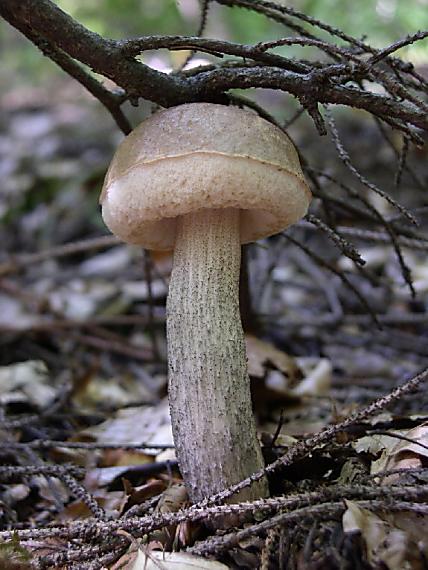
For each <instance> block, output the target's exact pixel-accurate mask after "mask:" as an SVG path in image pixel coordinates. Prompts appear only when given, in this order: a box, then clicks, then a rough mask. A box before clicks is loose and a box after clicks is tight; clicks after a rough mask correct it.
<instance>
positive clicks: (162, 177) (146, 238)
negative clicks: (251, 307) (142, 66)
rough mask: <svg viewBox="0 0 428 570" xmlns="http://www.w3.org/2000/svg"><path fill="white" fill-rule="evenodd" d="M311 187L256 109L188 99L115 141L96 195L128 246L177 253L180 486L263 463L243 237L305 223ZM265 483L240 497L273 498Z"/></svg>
mask: <svg viewBox="0 0 428 570" xmlns="http://www.w3.org/2000/svg"><path fill="white" fill-rule="evenodd" d="M309 201H310V192H309V189H308V188H307V185H306V183H305V180H304V178H303V174H302V170H301V168H300V164H299V157H298V155H297V153H296V150H295V149H294V147H293V144H292V142H291V141H290V140H289V138H288V137H287V136H286V135H285V134H284V133H283V132H282V131H281V130H280V129H278V128H277V127H275V126H274V125H272V124H271V123H268V122H267V121H265V120H264V119H261V118H260V117H257V116H256V115H255V114H254V113H252V112H248V111H243V110H242V109H238V108H236V107H225V106H223V105H215V104H212V103H189V104H186V105H181V106H179V107H175V108H172V109H165V110H163V111H161V112H159V113H156V114H155V115H153V116H152V117H150V118H149V119H147V120H146V121H144V122H143V123H141V125H139V126H138V127H137V128H136V129H135V130H134V131H133V132H132V133H131V134H130V135H129V136H128V137H126V139H125V140H124V141H123V142H122V144H121V145H120V146H119V148H118V150H117V152H116V154H115V156H114V158H113V160H112V163H111V165H110V168H109V170H108V173H107V175H106V178H105V181H104V187H103V191H102V194H101V202H102V204H103V217H104V221H105V222H106V224H107V225H108V227H109V228H110V229H111V230H112V231H113V232H114V233H115V234H116V235H117V236H119V237H121V238H122V239H123V240H124V241H126V242H128V243H134V244H139V245H142V246H143V247H146V248H148V249H154V250H162V249H165V250H168V249H169V250H173V249H175V255H174V270H173V276H172V279H171V288H170V293H169V299H168V345H169V348H168V351H169V360H170V364H169V368H170V375H169V376H170V378H169V382H170V389H169V392H170V404H171V415H172V423H173V430H174V442H175V445H176V449H177V455H178V460H179V463H180V468H181V471H182V474H183V479H184V482H185V483H186V486H187V488H188V490H189V493H190V497H191V499H192V500H193V501H197V500H199V499H202V498H204V497H206V496H209V495H211V494H213V493H216V492H217V491H220V490H222V489H223V488H225V487H227V486H229V485H231V484H233V483H236V482H237V481H240V480H241V479H244V478H246V477H248V476H249V475H251V473H253V472H254V471H257V470H259V469H260V468H261V467H262V466H263V460H262V454H261V450H260V446H259V443H258V441H257V437H256V430H255V422H254V420H253V419H252V414H251V397H250V390H249V381H248V376H247V369H246V361H245V347H244V339H243V333H242V326H241V321H240V315H239V302H238V287H239V285H238V276H239V261H240V244H241V243H250V242H252V241H255V240H257V239H260V238H262V237H265V236H269V235H273V234H275V233H278V232H280V231H282V230H283V229H285V228H286V227H288V226H289V225H291V224H293V223H294V222H296V221H297V220H299V219H300V218H301V217H302V216H303V215H304V214H305V213H306V210H307V208H308V205H309ZM266 494H267V482H266V481H265V480H263V481H260V482H258V483H256V484H255V485H253V486H252V487H251V489H249V490H246V491H245V493H242V494H241V495H239V496H238V497H236V498H234V499H233V500H242V499H243V498H248V499H252V498H258V497H263V496H266Z"/></svg>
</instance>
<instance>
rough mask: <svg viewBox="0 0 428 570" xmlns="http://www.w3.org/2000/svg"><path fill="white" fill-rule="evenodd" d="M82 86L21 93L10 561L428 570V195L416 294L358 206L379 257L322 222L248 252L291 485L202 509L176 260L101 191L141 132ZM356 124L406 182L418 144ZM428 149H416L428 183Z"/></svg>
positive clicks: (6, 290) (355, 229) (12, 286)
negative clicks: (184, 467) (176, 388)
mask: <svg viewBox="0 0 428 570" xmlns="http://www.w3.org/2000/svg"><path fill="white" fill-rule="evenodd" d="M79 93H80V91H79V88H78V87H76V88H74V87H73V86H70V84H68V83H66V84H64V85H62V84H60V85H59V86H58V90H57V92H56V93H55V100H53V97H52V95H50V94H49V93H46V92H43V91H41V92H33V93H31V96H29V95H28V94H25V92H24V91H22V92H21V91H20V90H16V91H11V92H9V93H8V94H7V95H5V96H4V97H3V101H2V109H3V110H2V111H1V114H0V172H1V177H0V178H1V188H0V217H1V219H2V224H1V225H0V240H1V243H2V247H1V251H0V481H1V484H0V523H1V532H0V540H1V542H0V566H1V568H16V569H18V568H27V567H35V568H70V569H80V568H82V569H83V568H88V569H94V570H95V569H96V568H114V569H118V568H129V569H131V568H133V569H134V570H139V569H140V568H141V569H142V568H155V567H161V568H177V567H192V568H207V569H212V570H215V569H216V568H227V567H228V568H257V567H260V568H262V569H263V570H269V569H270V568H272V569H273V568H287V570H294V569H298V570H306V569H308V570H309V569H311V570H312V569H314V570H315V569H317V570H318V569H323V568H326V569H327V568H328V569H336V568H337V569H339V568H340V569H359V568H361V569H366V568H367V569H369V568H388V569H390V570H403V569H405V568H411V569H413V568H415V569H423V568H427V566H428V538H427V537H428V506H427V499H428V397H427V390H426V383H425V385H424V384H423V381H424V380H425V377H426V376H427V375H428V373H427V374H425V373H424V372H422V374H420V373H421V371H423V370H424V369H426V368H427V367H428V342H427V339H428V327H427V325H428V312H427V302H428V265H427V263H426V254H427V250H428V235H427V237H423V236H422V234H423V229H424V221H425V218H426V214H427V206H428V204H427V201H426V198H425V197H424V195H423V193H422V192H421V190H420V189H418V187H417V184H416V183H415V182H414V180H413V179H412V177H410V176H406V175H404V176H403V179H402V181H401V185H400V188H399V189H398V188H396V189H392V190H391V191H393V192H395V197H397V198H398V199H400V200H402V202H403V203H404V204H405V205H406V206H407V207H409V208H411V209H412V211H414V212H415V213H416V217H417V218H418V220H419V221H420V227H419V231H420V232H422V234H421V236H422V237H421V236H420V239H418V240H414V239H413V238H412V234H411V231H410V230H408V235H409V237H408V238H407V242H406V237H405V233H406V232H405V231H404V230H403V232H402V235H404V238H400V239H401V242H400V245H402V247H403V256H404V259H405V262H406V263H407V264H408V266H409V267H410V269H411V270H412V276H413V284H414V288H415V290H416V293H417V295H416V297H415V298H412V297H411V295H410V292H409V289H408V287H406V285H405V284H404V283H403V278H402V276H401V272H400V261H399V259H397V254H396V251H395V250H394V248H393V247H391V244H390V243H389V242H390V240H389V236H388V234H386V233H385V229H384V228H379V227H378V228H375V229H373V227H372V226H370V227H367V224H366V223H365V221H364V220H362V222H361V224H360V225H358V224H356V222H355V220H350V219H348V218H347V216H346V215H345V214H343V217H342V218H340V219H339V218H336V223H337V227H338V228H340V229H341V235H343V236H344V237H345V238H346V239H348V240H349V241H351V242H352V243H353V244H354V245H355V246H356V247H357V248H358V250H359V252H360V253H361V256H362V257H363V258H364V260H365V261H366V263H365V265H364V268H363V269H361V268H360V269H358V268H356V265H355V264H354V263H352V261H350V260H349V258H346V257H345V256H344V255H343V253H342V252H341V251H340V250H339V249H337V248H336V247H335V244H334V242H332V241H331V239H330V236H329V235H328V234H326V233H323V232H322V231H321V230H320V229H319V228H316V227H314V226H313V225H311V224H310V223H309V222H308V221H303V222H301V223H300V224H298V225H297V226H296V227H295V228H293V229H292V230H290V231H289V232H288V233H287V235H289V236H291V238H292V239H293V240H297V244H302V243H303V244H304V246H305V248H306V249H304V248H302V247H299V245H296V242H295V241H290V240H289V239H287V238H285V237H283V236H277V237H274V238H271V239H269V240H267V241H265V242H264V243H262V244H254V245H252V246H250V247H248V248H247V251H246V255H247V261H248V271H249V284H250V291H251V301H252V303H251V304H252V310H253V313H252V316H251V319H250V320H251V334H247V352H248V361H249V372H250V377H251V382H252V390H253V399H254V412H255V414H256V417H257V421H258V430H259V434H260V439H261V442H262V445H263V451H264V455H265V459H266V462H267V464H272V463H273V462H276V464H275V465H276V466H277V468H275V469H271V472H270V474H269V483H270V489H271V499H268V500H264V501H257V502H255V503H253V504H251V503H250V504H243V505H235V506H233V507H232V506H230V505H229V506H227V505H226V506H222V505H219V504H217V503H215V502H206V503H204V504H202V505H198V506H191V505H190V504H189V502H188V500H187V496H186V492H185V489H184V487H183V484H182V482H181V479H180V474H179V471H178V468H177V462H176V459H175V455H174V447H173V441H172V434H171V426H170V419H169V413H168V404H167V365H166V343H165V331H164V325H165V299H166V295H167V291H168V277H169V273H170V269H171V256H170V255H169V254H149V253H144V252H142V251H141V250H140V249H138V248H134V247H128V246H125V245H123V244H121V243H119V242H118V241H117V240H116V239H115V238H113V237H112V236H110V235H109V234H108V233H107V231H106V229H105V227H104V226H103V224H102V221H101V217H100V214H99V209H98V205H97V201H98V193H99V190H100V186H101V184H102V180H103V176H104V173H105V171H106V168H107V166H108V161H109V159H110V157H111V155H112V152H113V149H114V147H115V146H116V145H117V143H118V142H119V140H120V136H119V134H118V133H117V132H116V131H115V130H114V128H113V126H112V125H111V124H110V122H109V120H106V118H105V115H104V114H103V112H102V110H100V109H98V108H97V107H96V105H95V104H91V103H90V102H89V101H87V100H86V99H85V100H83V101H82V100H81V99H80V97H81V95H80V94H79ZM58 101H60V102H58ZM299 125H300V123H299V122H296V124H295V125H293V127H292V131H291V132H292V135H293V136H294V137H295V138H296V140H297V141H298V142H299V146H300V147H301V148H302V149H304V150H305V157H306V159H307V160H310V161H312V164H314V165H316V166H317V167H318V168H323V169H324V170H327V171H328V172H329V173H330V175H332V176H337V177H339V178H340V179H341V180H344V181H345V182H346V183H348V182H349V180H350V177H351V174H350V173H349V172H347V171H346V170H344V168H343V165H342V164H340V161H338V160H337V158H335V159H332V158H331V155H332V153H331V148H330V146H331V145H328V144H326V143H325V141H324V140H322V139H320V138H315V139H314V137H313V136H312V138H310V137H309V135H308V134H307V132H306V126H307V125H306V124H303V125H302V126H299ZM340 128H341V132H342V136H343V141H344V142H345V144H346V145H347V147H348V150H349V151H350V153H351V154H352V155H353V156H354V157H356V161H357V162H358V164H359V167H360V169H361V170H362V171H364V173H365V175H366V177H368V178H370V179H372V178H373V179H375V180H376V181H377V183H378V185H380V186H382V187H385V188H388V189H390V188H391V187H392V182H391V181H392V180H393V178H394V163H395V159H396V156H395V153H394V152H393V150H392V148H391V146H390V145H388V144H386V142H385V141H384V140H383V139H382V137H381V136H380V135H379V132H378V131H377V130H376V128H375V126H374V125H373V124H370V123H368V121H366V120H365V119H364V118H363V116H362V115H361V114H359V113H354V114H352V113H350V114H348V115H343V116H341V117H340ZM395 144H397V145H398V143H397V141H394V140H392V145H393V146H394V145H395ZM426 158H427V154H426V151H423V150H417V151H415V152H414V153H413V154H412V155H411V157H410V159H411V164H412V167H413V169H414V172H415V176H416V178H417V179H419V180H422V181H423V180H425V185H426V180H427V160H426ZM361 191H362V192H363V190H361ZM370 199H371V200H372V202H371V203H372V204H373V205H374V206H375V207H377V208H379V209H380V210H381V211H382V214H383V215H384V216H385V217H388V216H389V219H394V216H396V212H395V210H394V209H393V208H392V207H391V205H390V204H387V203H386V202H385V201H384V200H382V199H380V198H378V197H375V198H370ZM327 214H328V213H327ZM403 224H404V222H403ZM403 227H404V226H403ZM406 228H407V226H406ZM406 231H407V230H406ZM308 251H309V252H310V253H311V254H312V255H308ZM319 258H322V260H323V261H322V262H320V261H319ZM343 276H345V279H343ZM349 284H351V286H352V287H353V288H356V289H357V290H358V291H359V293H360V296H361V297H362V298H363V299H364V300H365V301H366V303H368V304H369V305H370V307H371V308H372V310H373V311H374V312H375V313H376V314H377V318H378V323H376V322H375V321H374V319H373V317H372V316H371V315H370V314H368V312H367V308H366V307H364V306H363V305H362V303H361V298H358V297H357V296H356V295H355V293H354V292H353V290H351V289H350V288H349ZM418 374H419V376H418ZM415 378H416V380H415ZM409 379H410V382H409ZM411 379H413V380H411ZM400 386H401V388H399V387H400ZM373 402H376V404H375V405H372V403H373ZM232 514H234V515H235V516H234V517H233V518H231V515H232ZM232 525H235V526H232ZM164 551H165V552H174V554H168V555H166V554H164ZM202 557H204V560H203V558H202ZM180 563H181V564H182V566H179V564H180Z"/></svg>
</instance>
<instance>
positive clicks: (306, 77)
mask: <svg viewBox="0 0 428 570" xmlns="http://www.w3.org/2000/svg"><path fill="white" fill-rule="evenodd" d="M220 3H224V4H228V5H232V4H233V3H236V4H237V5H241V6H244V7H247V8H252V9H256V10H258V11H263V10H264V12H266V15H268V16H270V15H271V12H272V10H274V7H275V6H276V5H274V4H272V3H270V2H266V1H261V0H257V2H255V3H254V4H253V3H249V2H247V1H246V0H221V1H220ZM274 11H275V12H278V14H285V13H287V14H288V15H289V16H292V17H295V18H300V19H301V20H303V21H307V22H308V23H311V24H312V25H318V27H320V28H322V29H325V30H327V31H329V32H330V33H332V34H333V35H336V36H337V37H340V38H342V39H345V40H346V41H348V42H350V43H351V46H352V49H353V50H354V51H352V50H350V49H344V48H340V47H338V46H335V45H334V44H330V43H328V42H325V41H323V40H319V39H317V38H314V36H313V35H312V34H310V33H309V32H306V31H305V30H303V29H300V27H299V26H298V25H297V24H296V26H297V28H299V30H300V32H301V33H302V34H303V36H302V37H300V38H285V39H283V40H280V41H279V42H277V44H272V45H270V44H259V45H256V46H248V45H241V44H236V43H233V42H225V41H221V40H213V39H206V38H200V37H189V38H186V37H180V36H162V37H154V36H148V37H144V38H137V39H134V40H124V41H116V40H112V39H106V38H103V37H101V36H99V35H98V34H96V33H94V32H91V31H90V30H88V29H87V28H85V27H84V26H83V25H82V24H80V23H79V22H77V21H75V20H74V19H73V18H72V17H71V16H69V15H68V14H66V13H65V12H63V11H62V10H61V9H60V8H58V7H57V6H56V5H55V4H54V3H53V2H51V1H50V0H20V2H19V3H17V2H16V1H15V0H2V1H1V3H0V15H1V16H3V17H4V18H5V19H6V20H7V21H8V22H9V23H10V24H12V25H13V26H15V27H16V28H17V29H18V30H20V31H21V32H22V33H23V34H24V35H25V36H27V37H28V38H29V39H30V40H31V41H32V42H33V43H35V44H36V45H37V46H38V47H39V48H40V49H41V50H42V51H43V52H44V53H45V54H46V55H48V57H50V58H51V59H52V60H53V61H55V62H56V63H57V64H58V65H60V67H62V69H64V70H65V71H67V72H68V73H69V74H70V75H72V76H73V77H75V78H76V79H77V80H78V81H80V82H81V83H82V84H83V85H84V86H85V87H86V88H87V89H88V90H89V91H90V92H91V93H92V94H93V95H94V96H95V97H97V98H98V99H99V100H100V101H101V102H102V103H103V104H104V105H105V106H106V107H107V108H108V109H109V111H110V113H111V114H112V115H113V117H114V118H115V120H116V122H117V123H118V124H119V126H120V128H121V129H122V131H124V132H129V129H130V126H129V124H128V123H127V120H126V118H125V117H124V115H123V113H122V112H121V110H120V104H121V103H122V101H123V98H122V99H121V96H118V95H117V94H114V93H113V92H111V91H108V90H106V89H105V88H104V87H103V86H102V85H101V84H100V83H98V82H97V81H96V80H95V79H94V78H93V77H91V76H90V75H89V74H88V73H86V72H85V70H84V69H83V68H82V67H81V66H80V65H79V64H78V63H77V62H80V63H82V64H84V65H86V66H89V67H90V68H91V69H92V70H94V71H95V72H96V73H98V74H101V75H103V76H104V77H108V78H109V79H111V80H112V81H114V82H115V83H116V85H118V86H119V87H121V88H122V89H123V90H124V92H125V97H127V98H129V99H131V100H138V98H139V97H143V98H145V99H148V100H150V101H153V102H154V103H157V104H158V105H161V106H164V107H170V106H173V105H178V104H182V103H188V102H194V101H212V102H221V103H227V101H228V97H227V92H228V91H229V90H230V89H235V88H241V89H242V88H244V89H247V88H253V87H260V88H270V89H279V90H282V91H285V92H288V93H290V94H291V95H293V96H294V97H296V98H297V99H298V100H299V101H300V103H301V104H302V105H303V106H304V107H305V109H306V110H307V111H308V112H309V114H310V115H311V116H312V118H313V119H314V120H315V122H316V124H317V128H318V130H319V131H320V132H321V133H324V132H325V130H324V127H323V123H322V118H321V115H320V114H319V112H318V109H317V105H318V104H320V103H334V104H338V105H346V106H351V107H357V108H359V109H364V110H366V111H368V112H369V113H372V114H373V115H374V116H376V117H379V118H381V119H383V120H385V121H388V122H389V123H390V124H391V122H392V124H393V125H394V127H395V128H397V129H400V130H403V131H405V132H409V129H410V127H418V128H420V129H425V130H428V117H427V114H426V112H425V103H423V102H422V101H419V100H417V99H415V97H414V96H413V94H411V93H410V92H409V91H407V89H405V87H404V83H403V84H400V82H399V81H398V80H397V78H395V77H394V76H393V75H392V74H390V73H386V72H383V71H382V72H380V70H378V71H376V74H375V76H374V75H373V74H374V73H375V72H374V70H373V65H367V64H366V63H365V62H364V60H363V59H362V60H361V61H359V60H358V57H357V56H358V55H360V54H363V55H367V54H370V55H373V56H374V57H375V58H376V57H381V58H382V61H385V62H388V64H390V65H395V64H396V62H397V61H399V60H396V59H393V58H391V57H390V56H389V53H390V52H391V51H393V50H394V49H395V48H396V46H398V45H406V44H407V43H409V41H410V40H409V38H406V39H405V40H402V41H401V43H400V42H397V43H396V44H393V46H390V47H389V48H385V49H384V50H381V51H378V50H374V49H373V48H371V47H370V46H366V44H364V43H362V42H361V41H359V40H355V39H353V38H351V37H349V36H346V35H344V34H343V33H342V32H340V31H338V30H335V29H334V28H332V27H331V26H328V25H326V24H322V23H319V22H317V21H312V20H313V19H310V18H309V20H308V18H307V17H305V18H306V20H305V18H303V16H302V15H301V14H300V13H294V11H293V12H292V13H291V12H290V10H288V9H287V10H286V11H285V10H283V9H282V7H278V6H276V8H275V10H274ZM296 14H297V15H296ZM288 24H289V22H288V21H287V22H286V25H288ZM296 26H294V28H296ZM297 28H296V29H297ZM425 35H426V34H424V33H420V34H419V35H416V36H414V37H412V38H411V40H412V41H415V40H416V39H422V38H424V37H425ZM308 38H309V40H310V41H308ZM311 38H312V40H311ZM281 44H282V45H284V44H286V45H293V44H300V45H309V44H310V45H313V46H316V47H318V48H319V49H321V50H322V51H324V52H325V53H327V54H328V55H329V56H330V57H331V58H332V59H333V62H328V61H327V62H324V63H321V62H307V61H298V60H294V59H290V58H286V57H283V56H281V55H278V54H274V53H269V52H267V51H266V49H267V48H268V47H275V45H281ZM160 48H167V49H171V50H174V49H191V50H195V51H201V52H205V53H209V54H211V55H214V56H217V57H220V58H222V57H223V55H228V56H235V57H238V58H241V59H240V60H232V62H231V61H230V60H227V61H226V62H225V65H214V66H212V67H210V68H209V69H205V70H201V71H200V72H196V73H193V74H186V73H173V74H169V75H168V74H165V73H161V72H159V71H156V70H154V69H151V68H150V67H148V66H147V65H144V64H143V63H142V62H140V61H137V60H136V59H135V56H136V55H137V54H139V53H140V52H142V51H144V50H148V49H160ZM354 48H358V49H359V50H360V54H358V53H357V52H356V51H355V49H354ZM363 52H364V53H363ZM242 59H243V60H244V61H242ZM247 60H252V61H253V65H248V63H247ZM371 63H373V60H372V62H371ZM396 67H397V68H398V69H400V72H405V70H406V69H407V67H403V66H397V65H396ZM409 69H411V68H409ZM365 78H366V79H369V80H371V81H373V80H376V81H377V82H378V83H379V84H380V85H381V86H383V87H384V88H385V89H386V91H387V92H388V93H389V94H387V95H379V94H376V93H373V92H371V91H366V90H364V89H363V88H361V87H357V85H361V82H362V80H363V79H365ZM419 88H420V90H422V87H421V86H419Z"/></svg>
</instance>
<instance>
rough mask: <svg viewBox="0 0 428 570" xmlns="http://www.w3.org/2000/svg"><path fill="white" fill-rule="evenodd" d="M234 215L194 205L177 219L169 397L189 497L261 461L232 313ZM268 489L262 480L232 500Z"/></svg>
mask: <svg viewBox="0 0 428 570" xmlns="http://www.w3.org/2000/svg"><path fill="white" fill-rule="evenodd" d="M239 215H240V214H239V210H237V209H222V210H200V211H197V212H194V213H191V214H187V215H184V216H182V217H181V218H179V219H178V221H177V224H178V226H177V237H176V242H175V251H174V266H173V270H172V275H171V281H170V286H169V296H168V303H167V334H168V361H169V399H170V408H171V419H172V428H173V434H174V441H175V446H176V453H177V458H178V462H179V465H180V470H181V473H182V476H183V479H184V482H185V483H186V486H187V489H188V491H189V495H190V498H191V500H192V501H199V500H201V499H203V498H205V497H207V496H210V495H212V494H214V493H217V492H218V491H221V490H223V489H225V488H227V487H229V486H230V485H232V484H234V483H237V482H238V481H241V480H242V479H245V478H246V477H248V475H251V474H252V473H254V472H255V471H258V470H259V469H261V468H262V467H263V465H264V463H263V457H262V453H261V449H260V445H259V442H258V440H257V435H256V426H255V421H254V417H253V413H252V406H251V394H250V381H249V377H248V371H247V361H246V352H245V342H244V334H243V330H242V325H241V320H240V314H239V266H240V257H241V245H240V231H239ZM267 494H268V488H267V481H266V480H264V479H263V480H261V481H258V482H256V483H254V484H253V485H252V486H251V487H250V488H247V489H245V490H244V491H242V492H241V494H240V495H239V499H237V500H251V499H256V498H260V497H265V496H267Z"/></svg>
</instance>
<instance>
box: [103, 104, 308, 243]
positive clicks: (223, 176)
mask: <svg viewBox="0 0 428 570" xmlns="http://www.w3.org/2000/svg"><path fill="white" fill-rule="evenodd" d="M226 123H227V125H226ZM310 198H311V194H310V191H309V189H308V187H307V185H306V183H305V181H304V178H303V174H302V172H301V169H300V164H299V161H298V157H297V153H296V151H295V149H294V147H293V145H292V143H291V141H290V140H289V139H288V137H287V136H286V135H285V134H284V133H282V131H280V129H278V128H277V127H275V126H274V125H272V124H271V123H269V122H267V121H265V120H263V119H260V117H258V116H257V115H255V114H254V113H250V112H248V111H243V110H241V109H238V108H236V107H225V106H222V105H214V104H208V103H193V104H189V105H182V106H180V107H175V108H173V109H167V110H165V111H162V112H160V113H158V114H156V115H154V116H153V117H150V119H148V120H147V121H145V122H144V123H142V124H141V125H140V126H139V127H138V128H137V129H136V130H135V131H134V132H133V133H131V135H129V137H127V138H126V139H125V140H124V142H123V143H122V144H121V146H120V147H119V149H118V151H117V153H116V155H115V157H114V159H113V162H112V164H111V166H110V169H109V172H108V174H107V177H106V181H105V183H104V188H103V194H102V197H101V201H102V206H103V218H104V221H105V223H106V224H107V226H108V227H109V228H110V230H111V231H112V232H113V233H114V234H116V235H117V236H118V237H120V238H121V239H123V240H124V241H126V242H128V243H133V244H139V245H142V246H143V247H146V248H148V249H158V250H162V249H165V250H167V249H172V248H173V247H174V243H175V232H176V218H177V217H178V216H180V215H183V214H187V213H190V212H193V211H197V210H201V209H221V208H237V209H240V210H241V241H242V243H248V242H252V241H255V240H257V239H260V238H262V237H266V236H269V235H273V234H276V233H278V232H280V231H282V230H283V229H285V228H286V227H288V226H289V225H291V224H293V223H295V222H296V221H298V220H299V219H300V218H301V217H302V216H304V215H305V213H306V211H307V208H308V205H309V202H310Z"/></svg>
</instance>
